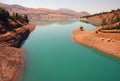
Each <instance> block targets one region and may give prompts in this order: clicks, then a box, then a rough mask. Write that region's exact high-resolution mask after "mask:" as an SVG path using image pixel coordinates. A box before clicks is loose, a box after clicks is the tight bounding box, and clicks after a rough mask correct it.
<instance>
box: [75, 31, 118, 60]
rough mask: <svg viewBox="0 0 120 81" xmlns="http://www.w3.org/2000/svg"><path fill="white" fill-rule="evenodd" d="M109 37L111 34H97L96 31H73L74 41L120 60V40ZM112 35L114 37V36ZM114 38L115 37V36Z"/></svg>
mask: <svg viewBox="0 0 120 81" xmlns="http://www.w3.org/2000/svg"><path fill="white" fill-rule="evenodd" d="M108 35H109V34H106V33H100V34H99V33H98V34H96V33H95V32H94V31H92V32H89V31H81V30H75V31H73V41H74V42H76V43H78V44H82V45H84V46H88V47H91V48H95V49H97V50H99V51H101V52H104V53H107V54H108V55H111V56H114V57H117V58H120V50H119V48H120V40H119V39H116V38H110V36H108ZM110 35H111V36H112V34H110ZM118 36H120V34H118ZM112 37H114V35H113V36H112Z"/></svg>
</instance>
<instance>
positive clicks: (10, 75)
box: [0, 24, 35, 81]
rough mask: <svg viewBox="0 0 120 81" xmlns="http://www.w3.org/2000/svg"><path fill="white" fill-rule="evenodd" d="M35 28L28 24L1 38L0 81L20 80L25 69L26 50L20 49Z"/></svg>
mask: <svg viewBox="0 0 120 81" xmlns="http://www.w3.org/2000/svg"><path fill="white" fill-rule="evenodd" d="M34 28H35V25H33V24H28V25H26V26H23V27H21V28H17V29H15V31H14V32H13V31H11V32H7V33H6V34H3V35H1V36H0V81H16V80H17V79H18V77H19V75H20V73H21V71H22V69H23V67H24V50H22V49H20V48H19V47H20V46H21V44H22V42H23V41H25V39H27V37H28V36H29V34H30V32H32V31H33V30H34ZM15 47H17V48H15Z"/></svg>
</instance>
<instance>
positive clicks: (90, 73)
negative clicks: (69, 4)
mask: <svg viewBox="0 0 120 81" xmlns="http://www.w3.org/2000/svg"><path fill="white" fill-rule="evenodd" d="M80 25H82V26H84V28H85V29H86V30H93V29H94V28H95V27H94V26H93V25H90V24H86V23H82V22H71V23H66V24H65V23H64V24H57V23H56V24H50V25H45V26H37V27H36V29H35V31H33V32H32V33H31V35H30V36H29V38H28V39H27V40H26V42H25V43H24V45H23V48H24V49H25V52H26V54H25V62H26V63H25V69H24V71H23V73H22V75H21V77H20V81H120V60H118V59H116V58H114V57H111V56H108V55H106V54H103V53H101V52H99V51H96V50H94V49H91V48H88V47H85V46H82V45H78V44H76V43H74V42H73V41H72V31H73V30H75V29H77V28H79V26H80Z"/></svg>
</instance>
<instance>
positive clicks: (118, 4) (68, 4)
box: [0, 0, 120, 14]
mask: <svg viewBox="0 0 120 81" xmlns="http://www.w3.org/2000/svg"><path fill="white" fill-rule="evenodd" d="M0 2H2V3H6V4H19V5H21V6H25V7H30V8H49V9H59V8H67V9H72V10H75V11H79V12H80V11H87V12H89V13H91V14H94V13H99V12H103V11H110V10H111V9H117V8H120V0H0Z"/></svg>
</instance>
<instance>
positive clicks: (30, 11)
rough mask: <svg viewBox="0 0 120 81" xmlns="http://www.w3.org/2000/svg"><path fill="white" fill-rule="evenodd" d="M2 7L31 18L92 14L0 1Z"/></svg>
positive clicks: (59, 17)
mask: <svg viewBox="0 0 120 81" xmlns="http://www.w3.org/2000/svg"><path fill="white" fill-rule="evenodd" d="M0 7H2V8H5V9H6V10H8V11H9V12H10V14H13V12H17V13H19V14H27V15H28V17H29V19H31V20H34V19H44V20H48V19H58V20H59V19H68V18H79V17H82V16H87V15H90V14H89V13H88V12H86V13H84V12H77V11H74V10H70V9H66V8H60V9H57V10H52V9H47V8H28V7H24V6H20V5H18V4H12V5H8V4H5V3H0Z"/></svg>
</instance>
